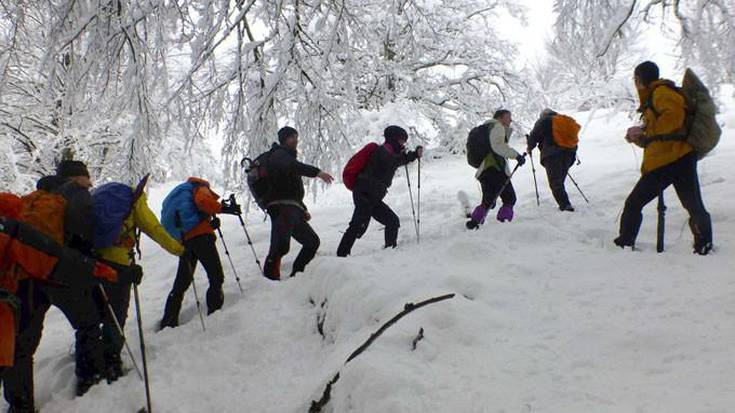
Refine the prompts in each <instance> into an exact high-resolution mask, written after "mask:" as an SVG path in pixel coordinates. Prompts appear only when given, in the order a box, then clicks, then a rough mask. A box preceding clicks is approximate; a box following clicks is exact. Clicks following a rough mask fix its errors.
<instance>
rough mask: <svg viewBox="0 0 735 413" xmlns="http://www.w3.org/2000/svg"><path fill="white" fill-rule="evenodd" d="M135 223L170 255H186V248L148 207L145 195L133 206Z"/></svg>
mask: <svg viewBox="0 0 735 413" xmlns="http://www.w3.org/2000/svg"><path fill="white" fill-rule="evenodd" d="M133 222H134V223H135V225H136V226H137V227H138V228H140V230H141V231H143V232H144V233H145V234H146V235H148V236H149V237H150V238H151V239H152V240H153V241H155V242H156V243H157V244H158V245H160V246H161V247H162V248H163V249H165V250H166V251H168V252H169V253H171V254H173V255H176V256H180V255H181V254H183V253H184V246H183V245H181V244H180V243H179V242H178V241H176V240H175V239H173V238H172V237H171V235H169V234H168V232H167V231H166V230H165V229H164V228H163V225H161V222H160V221H159V220H158V218H157V217H156V215H155V214H154V213H153V211H151V209H150V208H149V207H148V201H147V199H146V196H145V194H143V195H141V196H140V198H138V200H137V201H135V204H134V205H133Z"/></svg>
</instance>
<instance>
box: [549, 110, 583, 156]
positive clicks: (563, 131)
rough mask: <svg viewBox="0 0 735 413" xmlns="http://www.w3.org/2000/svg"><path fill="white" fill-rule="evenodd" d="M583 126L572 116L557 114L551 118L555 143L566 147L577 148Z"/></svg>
mask: <svg viewBox="0 0 735 413" xmlns="http://www.w3.org/2000/svg"><path fill="white" fill-rule="evenodd" d="M580 129H582V127H581V126H579V124H578V123H577V122H576V121H575V120H574V119H573V118H572V117H570V116H566V115H555V116H554V117H553V118H552V119H551V134H552V136H553V138H554V143H556V144H557V145H558V146H560V147H562V148H565V149H576V148H577V145H578V144H579V130H580Z"/></svg>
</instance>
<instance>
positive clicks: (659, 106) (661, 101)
mask: <svg viewBox="0 0 735 413" xmlns="http://www.w3.org/2000/svg"><path fill="white" fill-rule="evenodd" d="M652 104H653V107H654V109H655V111H656V112H658V117H657V118H656V123H655V125H654V128H653V130H652V131H651V132H652V134H653V136H658V135H666V134H670V133H674V132H677V131H678V130H679V129H681V128H682V127H683V126H684V119H685V117H686V112H685V109H684V106H685V103H684V97H682V96H681V95H680V94H679V93H677V92H675V91H673V90H672V89H670V88H668V87H659V88H656V89H655V90H654V91H653V102H652ZM653 136H649V138H651V137H653Z"/></svg>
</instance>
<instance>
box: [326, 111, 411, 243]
mask: <svg viewBox="0 0 735 413" xmlns="http://www.w3.org/2000/svg"><path fill="white" fill-rule="evenodd" d="M383 137H384V138H385V142H384V143H383V145H378V144H377V143H371V144H368V145H367V146H365V147H364V148H363V149H362V150H360V151H359V152H358V153H357V154H356V155H355V156H354V157H353V158H352V159H351V160H350V162H349V163H348V164H347V166H346V167H345V173H344V178H345V179H344V181H345V185H346V186H347V188H348V189H351V190H352V201H353V202H354V204H355V210H354V212H353V213H352V219H351V220H350V224H349V226H348V227H347V231H345V233H344V235H343V236H342V240H341V241H340V243H339V247H338V248H337V255H338V256H340V257H346V256H348V255H350V253H351V252H352V246H353V245H354V244H355V241H356V240H357V239H358V238H360V237H362V236H363V235H364V234H365V231H367V228H368V225H370V220H371V219H375V220H376V221H378V222H379V223H381V224H383V225H385V246H384V248H395V247H396V246H397V245H398V228H399V227H400V225H401V223H400V220H399V219H398V216H397V215H396V214H395V212H393V210H392V209H391V208H390V207H389V206H388V205H386V203H385V202H383V198H385V196H386V194H387V193H388V188H390V186H391V184H392V183H393V177H394V175H395V173H396V170H397V169H398V167H400V166H403V165H406V164H408V163H410V162H413V161H415V160H416V159H418V158H421V156H423V153H424V150H423V148H422V147H421V146H419V147H417V148H416V150H415V151H410V152H406V142H407V141H408V133H407V132H406V130H405V129H403V128H401V127H400V126H395V125H391V126H388V127H387V128H385V131H384V132H383Z"/></svg>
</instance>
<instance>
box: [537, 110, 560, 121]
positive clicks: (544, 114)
mask: <svg viewBox="0 0 735 413" xmlns="http://www.w3.org/2000/svg"><path fill="white" fill-rule="evenodd" d="M554 115H557V113H556V111H554V110H552V109H549V108H546V109H544V110H542V111H541V114H540V115H539V118H542V119H543V118H548V117H549V116H554Z"/></svg>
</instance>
